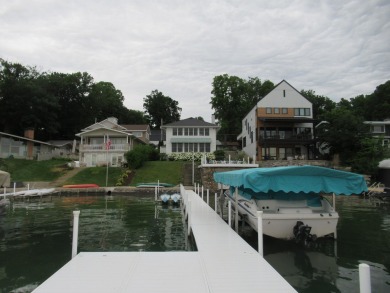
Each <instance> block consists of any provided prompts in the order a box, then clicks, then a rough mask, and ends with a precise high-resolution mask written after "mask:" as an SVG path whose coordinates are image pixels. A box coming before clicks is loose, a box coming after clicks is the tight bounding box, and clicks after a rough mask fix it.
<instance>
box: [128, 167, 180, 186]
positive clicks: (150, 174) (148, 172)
mask: <svg viewBox="0 0 390 293" xmlns="http://www.w3.org/2000/svg"><path fill="white" fill-rule="evenodd" d="M184 163H185V162H183V161H149V162H145V164H144V165H143V167H142V168H140V169H137V170H135V176H134V178H133V180H132V181H131V184H130V185H131V186H134V185H136V184H138V183H147V182H157V181H158V180H159V181H160V182H162V183H170V184H174V185H177V184H179V183H180V182H181V181H182V173H183V164H184Z"/></svg>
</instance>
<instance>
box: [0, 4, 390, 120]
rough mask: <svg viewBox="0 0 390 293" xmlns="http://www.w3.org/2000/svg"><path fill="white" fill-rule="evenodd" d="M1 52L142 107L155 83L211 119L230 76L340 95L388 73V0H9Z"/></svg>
mask: <svg viewBox="0 0 390 293" xmlns="http://www.w3.org/2000/svg"><path fill="white" fill-rule="evenodd" d="M0 4H1V5H0V38H1V39H2V40H4V41H2V42H1V43H0V52H1V54H2V55H1V58H3V59H5V60H8V61H12V62H20V63H22V64H24V65H37V66H38V67H39V68H43V69H44V70H47V71H59V72H77V71H86V72H88V73H90V74H91V75H92V76H93V77H94V78H95V80H96V81H101V80H103V81H108V82H112V83H113V84H114V85H115V87H116V88H117V89H119V90H121V91H122V93H123V94H124V96H125V99H126V100H125V105H126V106H127V107H129V108H131V109H136V110H143V109H142V104H143V98H144V97H145V96H146V95H148V94H150V92H151V91H152V90H154V89H158V90H159V91H161V92H163V93H164V94H165V95H167V96H170V97H171V98H172V99H174V100H177V101H178V102H179V106H180V107H181V108H183V112H182V118H187V117H190V116H203V117H204V118H205V119H206V120H209V121H210V117H211V113H212V109H211V108H210V104H209V103H210V97H211V90H212V88H211V83H212V80H213V78H214V77H215V76H216V75H220V74H224V73H227V74H229V75H237V76H240V77H242V78H247V77H255V76H257V77H259V78H260V79H262V80H267V79H269V80H271V81H273V82H275V83H278V82H280V81H281V80H282V79H286V80H287V81H288V82H289V83H291V84H292V85H293V86H294V87H296V88H297V89H298V90H300V89H306V90H308V89H313V90H315V91H316V92H317V93H318V94H321V95H325V96H328V97H329V98H332V99H334V100H335V101H338V100H339V99H340V98H342V97H344V98H352V97H355V96H357V95H359V94H369V93H371V92H373V91H374V90H375V87H376V86H378V85H379V84H381V83H383V82H385V81H387V80H388V79H389V69H390V56H389V55H390V53H389V52H390V50H389V49H390V48H389V47H390V45H389V42H388V41H387V40H388V39H389V33H388V32H389V31H390V30H389V29H390V22H389V20H388V15H390V3H388V1H358V0H350V1H308V0H307V1H255V0H253V1H227V0H226V1H222V0H220V1H214V0H213V1H205V0H201V1H178V0H167V1H146V0H144V1H124V0H123V1H115V2H109V1H103V0H100V1H90V0H86V1H74V0H70V1H49V0H33V1H28V2H26V1H21V0H20V1H6V0H0Z"/></svg>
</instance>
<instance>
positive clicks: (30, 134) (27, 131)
mask: <svg viewBox="0 0 390 293" xmlns="http://www.w3.org/2000/svg"><path fill="white" fill-rule="evenodd" d="M24 137H25V138H29V139H34V128H26V129H25V130H24Z"/></svg>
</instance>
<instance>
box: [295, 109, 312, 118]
mask: <svg viewBox="0 0 390 293" xmlns="http://www.w3.org/2000/svg"><path fill="white" fill-rule="evenodd" d="M294 116H310V108H294Z"/></svg>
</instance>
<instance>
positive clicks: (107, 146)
mask: <svg viewBox="0 0 390 293" xmlns="http://www.w3.org/2000/svg"><path fill="white" fill-rule="evenodd" d="M108 140H109V138H108V135H107V137H106V187H107V185H108V149H109V148H110V145H109V143H108Z"/></svg>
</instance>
